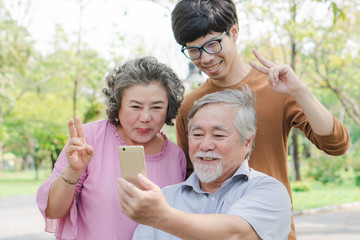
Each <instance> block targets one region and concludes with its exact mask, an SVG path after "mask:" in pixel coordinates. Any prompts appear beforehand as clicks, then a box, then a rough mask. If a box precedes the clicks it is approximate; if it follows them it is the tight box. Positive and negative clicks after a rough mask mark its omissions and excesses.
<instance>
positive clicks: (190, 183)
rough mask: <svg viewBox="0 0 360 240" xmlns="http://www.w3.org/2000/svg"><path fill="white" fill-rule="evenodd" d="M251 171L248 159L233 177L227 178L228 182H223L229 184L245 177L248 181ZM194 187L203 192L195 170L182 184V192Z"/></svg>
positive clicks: (195, 189)
mask: <svg viewBox="0 0 360 240" xmlns="http://www.w3.org/2000/svg"><path fill="white" fill-rule="evenodd" d="M250 171H251V168H249V161H248V160H247V159H246V160H245V161H244V162H243V163H242V164H241V166H240V167H239V168H238V169H237V170H236V172H235V173H234V175H232V177H231V178H229V179H228V180H226V182H225V183H224V184H223V186H224V185H227V184H229V183H230V182H232V181H236V180H237V179H242V178H245V181H247V180H248V179H249V178H250ZM188 188H192V189H193V190H194V191H195V192H198V193H203V191H202V190H201V188H200V180H199V178H198V177H197V176H196V174H195V172H193V173H192V174H191V175H190V177H189V178H188V179H187V180H186V181H185V182H183V184H182V186H181V192H183V191H184V190H185V189H188Z"/></svg>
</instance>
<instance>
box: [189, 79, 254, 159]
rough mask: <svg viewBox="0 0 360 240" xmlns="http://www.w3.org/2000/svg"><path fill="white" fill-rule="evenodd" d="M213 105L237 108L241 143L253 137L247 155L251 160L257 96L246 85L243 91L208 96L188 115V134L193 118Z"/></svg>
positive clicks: (200, 100) (227, 91) (236, 123)
mask: <svg viewBox="0 0 360 240" xmlns="http://www.w3.org/2000/svg"><path fill="white" fill-rule="evenodd" d="M211 103H225V104H228V105H229V106H232V107H235V108H236V115H235V118H234V125H235V127H236V129H237V130H238V133H239V135H240V139H241V141H242V142H243V143H244V142H245V141H246V140H247V139H249V138H251V137H252V136H253V137H254V138H253V141H252V146H251V150H250V152H249V153H248V154H247V155H246V158H247V159H249V157H250V154H251V152H252V150H253V149H254V146H255V134H256V111H255V108H254V105H255V96H254V95H253V94H252V91H251V89H250V88H249V87H248V86H247V85H246V84H245V85H244V86H243V88H242V89H241V90H236V89H228V90H224V91H221V92H214V93H210V94H207V95H205V96H203V97H202V98H200V99H199V100H197V101H196V102H195V103H194V106H193V107H192V109H191V110H190V112H189V115H188V120H189V123H188V132H190V130H191V124H192V118H193V117H194V115H195V114H196V112H197V111H199V109H200V108H202V107H204V106H205V105H208V104H211Z"/></svg>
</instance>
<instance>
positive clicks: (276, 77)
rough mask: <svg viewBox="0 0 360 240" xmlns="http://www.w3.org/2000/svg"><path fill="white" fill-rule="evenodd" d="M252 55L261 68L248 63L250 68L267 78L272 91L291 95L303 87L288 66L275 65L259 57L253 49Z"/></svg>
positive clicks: (250, 62)
mask: <svg viewBox="0 0 360 240" xmlns="http://www.w3.org/2000/svg"><path fill="white" fill-rule="evenodd" d="M252 53H253V54H254V56H255V57H256V58H257V59H258V60H259V62H260V63H261V64H262V65H263V66H259V65H257V64H256V63H254V62H252V61H249V64H250V66H252V67H253V68H254V69H256V70H257V71H259V72H261V73H264V74H267V75H268V76H269V79H268V81H269V84H270V86H271V87H272V89H273V90H274V91H276V92H278V93H288V94H290V95H292V94H293V93H295V92H296V91H297V90H299V89H300V88H301V87H303V83H302V82H301V81H300V80H299V78H298V77H297V76H296V74H295V72H294V71H293V69H292V68H291V66H290V65H286V64H275V63H273V62H271V61H270V60H267V59H266V58H264V57H263V56H261V55H260V54H259V53H258V52H257V51H256V50H255V49H252Z"/></svg>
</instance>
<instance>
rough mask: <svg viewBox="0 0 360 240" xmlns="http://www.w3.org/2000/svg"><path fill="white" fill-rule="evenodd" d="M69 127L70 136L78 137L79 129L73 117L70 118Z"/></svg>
mask: <svg viewBox="0 0 360 240" xmlns="http://www.w3.org/2000/svg"><path fill="white" fill-rule="evenodd" d="M68 128H69V135H70V138H74V137H77V131H76V128H75V124H74V119H72V118H70V119H69V122H68Z"/></svg>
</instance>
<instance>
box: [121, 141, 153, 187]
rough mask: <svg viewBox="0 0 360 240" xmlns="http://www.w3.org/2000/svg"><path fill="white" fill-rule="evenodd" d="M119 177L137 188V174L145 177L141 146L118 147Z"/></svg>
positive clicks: (142, 148) (143, 155)
mask: <svg viewBox="0 0 360 240" xmlns="http://www.w3.org/2000/svg"><path fill="white" fill-rule="evenodd" d="M119 159H120V171H121V177H123V178H125V179H126V180H128V181H129V182H131V183H132V184H134V185H135V186H137V187H138V188H140V189H142V187H141V186H140V185H139V184H138V181H137V175H138V173H141V174H143V175H144V176H145V177H146V166H145V154H144V147H143V146H120V147H119Z"/></svg>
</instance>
